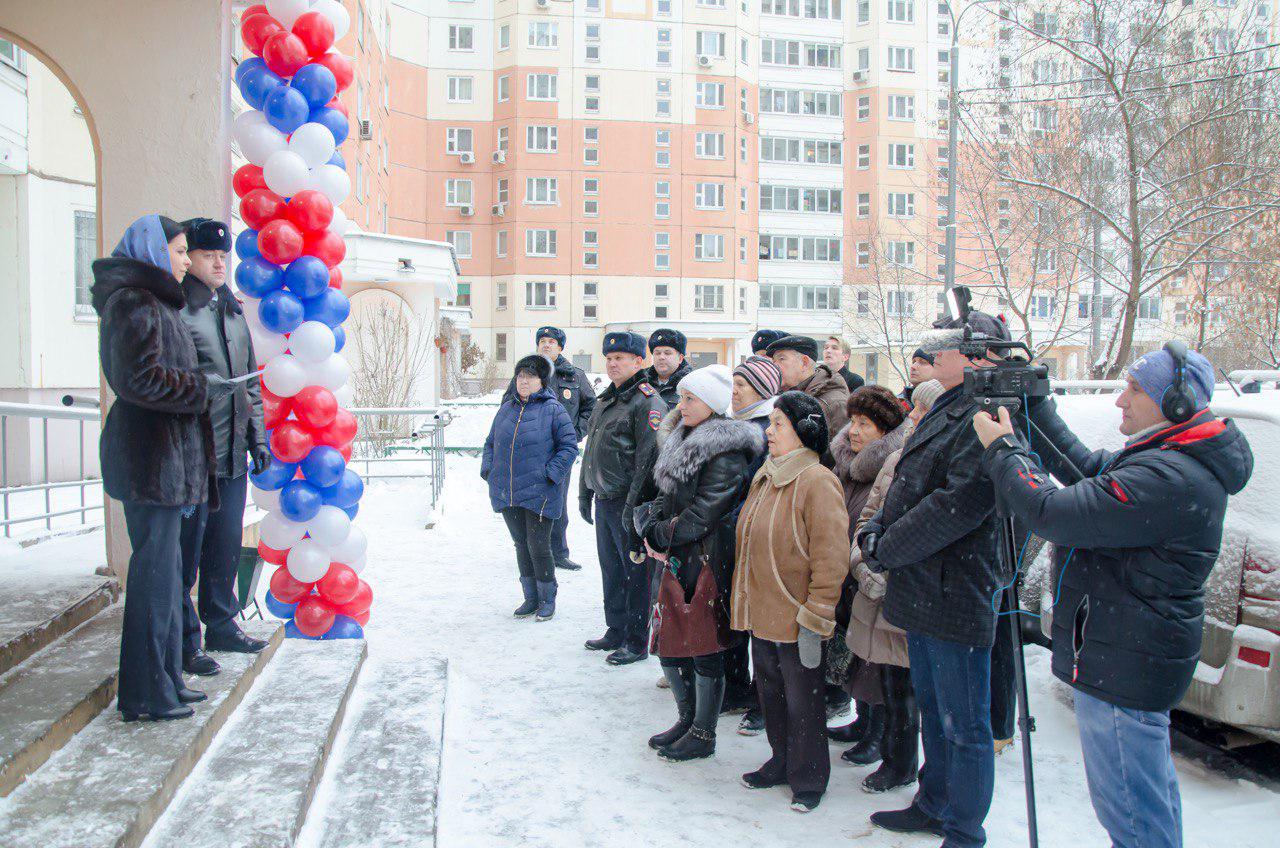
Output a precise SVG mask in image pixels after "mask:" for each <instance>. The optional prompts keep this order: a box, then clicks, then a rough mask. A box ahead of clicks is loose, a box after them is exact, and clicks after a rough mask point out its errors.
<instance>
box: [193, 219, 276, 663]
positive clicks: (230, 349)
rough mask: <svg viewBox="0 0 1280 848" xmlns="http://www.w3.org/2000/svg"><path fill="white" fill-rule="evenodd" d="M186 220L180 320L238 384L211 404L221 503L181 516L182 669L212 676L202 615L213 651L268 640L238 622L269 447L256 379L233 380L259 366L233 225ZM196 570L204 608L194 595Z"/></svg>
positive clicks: (208, 370)
mask: <svg viewBox="0 0 1280 848" xmlns="http://www.w3.org/2000/svg"><path fill="white" fill-rule="evenodd" d="M183 226H184V227H185V228H186V231H187V244H188V255H189V256H190V257H191V268H190V269H189V270H188V271H187V276H186V278H185V279H184V280H183V281H182V289H183V293H184V295H185V297H186V304H185V305H184V306H183V309H182V320H183V323H185V324H186V326H187V330H188V331H189V332H190V333H191V340H192V341H193V342H194V343H195V348H196V356H197V357H198V358H199V361H200V371H201V373H203V374H204V376H205V379H206V380H207V381H208V383H209V385H210V386H211V387H212V386H215V385H216V386H224V387H225V386H227V385H228V384H229V385H231V386H232V387H233V388H232V391H231V392H230V393H229V394H226V395H224V396H222V397H221V398H220V399H218V400H216V401H214V402H212V403H211V404H210V405H209V416H210V419H211V421H212V424H213V445H214V452H215V457H216V462H217V486H218V492H217V501H216V503H217V504H219V505H220V506H218V507H215V508H211V507H210V504H209V503H207V502H206V503H204V504H202V505H201V506H199V507H197V508H196V511H195V513H194V514H192V515H191V516H190V517H188V518H185V519H184V520H183V522H182V581H183V589H184V592H183V596H182V603H183V616H182V618H183V621H182V637H183V638H182V668H183V670H184V671H186V672H187V673H188V674H203V675H209V674H217V673H218V663H217V661H215V660H214V659H213V658H212V657H210V656H209V655H208V654H206V653H204V651H203V650H201V646H200V623H201V622H202V621H203V622H204V628H205V634H204V647H205V648H206V649H208V650H212V651H237V652H241V653H256V652H258V651H261V650H262V649H263V648H264V647H265V646H266V644H267V643H266V642H264V641H262V640H261V639H254V638H251V637H249V636H246V635H245V634H244V632H243V631H241V630H240V628H239V627H237V626H236V623H235V616H236V613H238V612H239V610H240V604H239V603H238V602H237V599H236V591H235V580H236V571H237V568H238V566H239V563H240V542H241V538H242V534H243V531H244V507H245V498H246V495H247V493H248V480H249V460H248V457H250V456H252V458H253V470H254V472H255V473H259V472H261V471H264V470H265V469H266V467H267V466H268V465H270V463H271V452H270V451H269V450H268V448H267V431H266V428H265V427H264V426H263V420H262V394H261V392H260V390H259V388H258V380H257V379H256V378H254V379H250V380H248V381H247V382H240V383H231V382H230V381H231V380H233V379H234V378H236V377H242V376H244V375H245V374H252V373H253V372H255V371H257V370H258V364H257V362H256V360H255V359H254V355H253V341H252V339H251V338H250V336H249V325H248V323H247V322H246V321H245V318H244V314H243V311H242V310H241V308H240V304H239V303H238V302H237V300H236V298H235V295H233V294H232V293H231V289H230V288H229V287H228V286H227V285H226V277H227V264H226V255H227V252H228V251H230V250H231V230H230V229H229V228H228V227H227V225H226V224H224V223H222V222H221V221H211V220H209V219H208V218H193V219H192V220H190V221H185V222H183ZM197 577H198V578H199V582H200V589H199V615H197V610H196V606H195V605H194V604H193V603H192V602H191V589H192V587H194V586H195V585H196V580H197Z"/></svg>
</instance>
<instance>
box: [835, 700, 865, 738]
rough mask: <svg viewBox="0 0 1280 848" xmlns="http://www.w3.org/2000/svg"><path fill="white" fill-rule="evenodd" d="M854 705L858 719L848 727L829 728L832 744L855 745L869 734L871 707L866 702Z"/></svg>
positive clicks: (857, 702) (855, 702)
mask: <svg viewBox="0 0 1280 848" xmlns="http://www.w3.org/2000/svg"><path fill="white" fill-rule="evenodd" d="M853 704H854V708H855V709H856V710H857V713H858V716H857V718H855V719H854V720H853V721H851V722H849V723H848V724H846V725H842V726H840V727H828V728H827V738H828V739H830V740H831V741H832V742H839V743H840V744H841V745H853V744H856V743H858V742H861V741H862V735H863V734H864V733H866V732H867V721H868V714H869V713H870V712H871V705H870V704H868V703H867V702H866V701H854V702H853Z"/></svg>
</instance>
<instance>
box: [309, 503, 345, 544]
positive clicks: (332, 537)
mask: <svg viewBox="0 0 1280 848" xmlns="http://www.w3.org/2000/svg"><path fill="white" fill-rule="evenodd" d="M307 532H308V533H310V534H311V538H312V539H315V540H316V541H317V542H319V543H320V544H322V545H324V546H325V548H326V549H332V548H336V547H340V546H341V545H342V543H343V542H345V541H346V540H347V536H348V534H350V533H351V519H350V518H349V517H348V516H347V514H346V513H345V512H343V511H342V510H340V509H338V507H336V506H329V505H327V504H326V505H325V506H322V507H320V511H319V512H317V513H316V515H315V518H312V519H311V520H310V521H308V522H307Z"/></svg>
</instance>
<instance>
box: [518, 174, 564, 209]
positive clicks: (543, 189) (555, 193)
mask: <svg viewBox="0 0 1280 848" xmlns="http://www.w3.org/2000/svg"><path fill="white" fill-rule="evenodd" d="M559 193H560V192H559V181H558V180H557V179H556V178H555V177H528V178H526V179H525V181H524V202H525V203H533V204H550V203H558V202H559Z"/></svg>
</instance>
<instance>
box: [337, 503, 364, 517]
mask: <svg viewBox="0 0 1280 848" xmlns="http://www.w3.org/2000/svg"><path fill="white" fill-rule="evenodd" d="M341 509H342V511H343V512H345V513H346V514H347V518H350V519H351V520H352V521H355V520H356V515H357V514H358V513H359V512H360V504H356V505H355V506H344V507H341Z"/></svg>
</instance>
